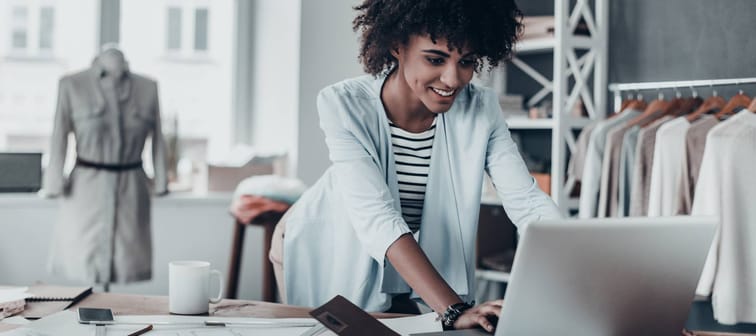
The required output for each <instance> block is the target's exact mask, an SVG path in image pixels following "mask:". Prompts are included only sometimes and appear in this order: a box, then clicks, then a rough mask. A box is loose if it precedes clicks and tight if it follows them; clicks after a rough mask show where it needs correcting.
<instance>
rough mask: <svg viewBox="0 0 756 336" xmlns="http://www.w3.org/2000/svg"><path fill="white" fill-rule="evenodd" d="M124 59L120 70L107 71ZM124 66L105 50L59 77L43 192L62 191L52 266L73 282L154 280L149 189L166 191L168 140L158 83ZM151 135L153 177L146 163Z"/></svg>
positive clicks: (117, 54)
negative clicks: (67, 170) (71, 154)
mask: <svg viewBox="0 0 756 336" xmlns="http://www.w3.org/2000/svg"><path fill="white" fill-rule="evenodd" d="M119 57H120V59H119ZM119 61H120V62H122V64H121V66H122V68H121V69H120V70H119V69H117V68H118V66H116V67H115V68H116V69H115V70H113V71H110V70H112V69H113V67H114V63H113V62H115V64H116V65H117V64H118V62H119ZM126 68H127V67H126V63H125V60H123V54H122V53H121V52H120V51H118V50H111V51H105V52H103V53H102V54H100V55H99V56H98V58H97V59H95V61H94V62H93V65H92V67H91V68H89V69H87V70H85V71H82V72H79V73H74V74H72V75H68V76H65V77H63V78H62V79H61V80H60V85H59V93H58V105H57V111H56V116H55V127H54V130H53V135H52V141H51V148H50V164H49V166H48V168H47V170H46V172H45V179H44V192H45V193H46V194H47V195H48V196H60V210H59V216H58V217H57V218H56V223H55V229H54V235H53V242H52V248H51V253H50V259H49V265H48V266H49V269H50V271H51V272H52V273H54V274H57V275H62V276H64V277H66V278H69V279H72V280H79V281H84V282H88V283H98V284H107V283H126V282H132V281H141V280H149V279H150V278H151V277H152V234H151V227H150V225H151V224H150V202H151V201H150V193H151V192H150V188H154V192H155V193H156V194H159V195H160V194H164V193H166V191H167V178H166V159H165V143H164V140H163V136H162V132H161V129H160V112H159V106H158V91H157V83H156V82H155V81H153V80H151V79H148V78H145V77H142V76H139V75H136V74H133V73H130V72H129V71H128V70H127V69H126ZM69 133H73V135H74V136H75V139H76V156H77V164H76V166H75V168H74V169H73V171H72V172H71V174H70V175H69V176H68V177H66V176H64V173H63V166H64V161H65V157H66V151H67V146H68V141H67V140H68V136H69ZM150 136H151V137H152V161H153V165H154V171H155V174H154V180H153V181H150V180H149V178H148V177H147V176H146V174H145V172H144V170H143V169H142V165H141V157H142V152H143V149H144V146H145V143H146V139H147V138H148V137H150ZM151 182H152V183H151ZM150 184H152V186H151V185H150Z"/></svg>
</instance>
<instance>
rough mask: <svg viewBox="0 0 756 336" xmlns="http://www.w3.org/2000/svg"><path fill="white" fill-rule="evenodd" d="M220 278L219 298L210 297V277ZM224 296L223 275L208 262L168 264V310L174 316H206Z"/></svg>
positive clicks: (174, 262) (175, 262) (176, 262)
mask: <svg viewBox="0 0 756 336" xmlns="http://www.w3.org/2000/svg"><path fill="white" fill-rule="evenodd" d="M211 275H216V276H217V278H218V296H216V297H215V298H211V297H210V277H211ZM222 295H223V275H221V273H220V272H219V271H218V270H211V269H210V263H209V262H207V261H172V262H170V263H169V264H168V309H169V311H170V312H171V313H173V314H186V315H194V314H204V313H207V312H208V311H209V310H210V303H218V302H220V301H221V299H222Z"/></svg>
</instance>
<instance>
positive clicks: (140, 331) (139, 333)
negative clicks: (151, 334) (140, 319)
mask: <svg viewBox="0 0 756 336" xmlns="http://www.w3.org/2000/svg"><path fill="white" fill-rule="evenodd" d="M150 330H152V324H148V325H147V326H146V327H144V328H142V329H139V330H137V331H135V332H133V333H131V334H128V335H126V336H139V335H141V334H144V333H146V332H148V331H150Z"/></svg>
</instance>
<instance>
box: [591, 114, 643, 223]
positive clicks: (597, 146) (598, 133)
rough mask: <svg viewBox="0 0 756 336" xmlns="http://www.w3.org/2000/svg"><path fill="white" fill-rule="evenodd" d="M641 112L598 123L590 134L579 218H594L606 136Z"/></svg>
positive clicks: (620, 115) (621, 115)
mask: <svg viewBox="0 0 756 336" xmlns="http://www.w3.org/2000/svg"><path fill="white" fill-rule="evenodd" d="M640 114H641V112H640V111H638V110H634V109H626V110H624V111H622V112H620V114H619V115H617V116H616V117H614V118H611V119H606V120H603V121H600V122H599V123H598V124H597V125H596V127H595V128H594V129H593V132H591V138H590V140H589V141H588V151H587V154H586V156H585V164H584V168H583V177H582V178H581V180H580V183H581V185H580V208H579V213H578V216H579V217H580V218H592V217H596V214H597V209H598V193H599V188H600V182H601V162H602V160H603V157H604V146H605V145H606V136H607V133H608V132H609V130H610V129H611V128H613V127H614V126H617V125H619V124H623V123H625V122H627V121H629V120H630V119H632V118H635V117H636V116H638V115H640Z"/></svg>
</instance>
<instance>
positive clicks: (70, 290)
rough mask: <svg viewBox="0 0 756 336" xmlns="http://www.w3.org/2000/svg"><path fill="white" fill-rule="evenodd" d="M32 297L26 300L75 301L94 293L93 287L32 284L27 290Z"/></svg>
mask: <svg viewBox="0 0 756 336" xmlns="http://www.w3.org/2000/svg"><path fill="white" fill-rule="evenodd" d="M27 292H28V293H29V294H31V295H32V296H31V297H28V298H26V302H34V301H74V302H78V301H79V300H81V299H83V298H84V297H85V296H87V295H89V294H91V293H92V287H75V286H56V285H32V286H29V290H27Z"/></svg>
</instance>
